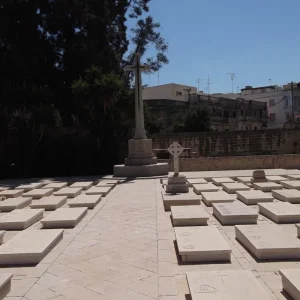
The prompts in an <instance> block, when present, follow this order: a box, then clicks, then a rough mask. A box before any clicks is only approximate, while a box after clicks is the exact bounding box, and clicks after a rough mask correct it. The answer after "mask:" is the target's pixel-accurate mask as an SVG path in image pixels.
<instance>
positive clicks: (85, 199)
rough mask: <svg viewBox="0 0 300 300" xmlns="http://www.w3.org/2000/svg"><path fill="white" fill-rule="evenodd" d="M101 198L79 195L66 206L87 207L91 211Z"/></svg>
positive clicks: (99, 196) (98, 196)
mask: <svg viewBox="0 0 300 300" xmlns="http://www.w3.org/2000/svg"><path fill="white" fill-rule="evenodd" d="M101 197H102V196H101V195H84V194H81V195H80V196H78V197H76V198H74V199H72V200H70V201H69V202H68V205H69V206H70V207H87V208H89V209H93V208H94V207H95V206H96V205H97V204H98V203H99V202H100V201H101Z"/></svg>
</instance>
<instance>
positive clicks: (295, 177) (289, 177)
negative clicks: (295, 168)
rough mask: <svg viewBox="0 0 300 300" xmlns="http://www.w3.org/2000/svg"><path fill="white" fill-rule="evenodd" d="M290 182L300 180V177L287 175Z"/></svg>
mask: <svg viewBox="0 0 300 300" xmlns="http://www.w3.org/2000/svg"><path fill="white" fill-rule="evenodd" d="M286 177H287V178H288V179H290V180H300V175H299V174H298V175H287V176H286Z"/></svg>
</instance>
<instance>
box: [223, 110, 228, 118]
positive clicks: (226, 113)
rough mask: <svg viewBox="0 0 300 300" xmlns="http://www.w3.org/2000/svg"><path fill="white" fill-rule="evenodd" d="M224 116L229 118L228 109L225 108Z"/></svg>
mask: <svg viewBox="0 0 300 300" xmlns="http://www.w3.org/2000/svg"><path fill="white" fill-rule="evenodd" d="M224 118H228V110H224Z"/></svg>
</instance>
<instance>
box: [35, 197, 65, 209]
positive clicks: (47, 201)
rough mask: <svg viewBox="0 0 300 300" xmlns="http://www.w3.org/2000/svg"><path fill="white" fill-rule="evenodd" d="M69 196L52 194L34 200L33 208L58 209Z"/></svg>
mask: <svg viewBox="0 0 300 300" xmlns="http://www.w3.org/2000/svg"><path fill="white" fill-rule="evenodd" d="M67 198H68V197H67V196H50V197H44V198H42V199H40V200H36V201H33V202H32V203H31V205H30V207H31V208H43V209H45V210H56V209H57V208H59V207H61V206H63V205H65V204H66V203H67Z"/></svg>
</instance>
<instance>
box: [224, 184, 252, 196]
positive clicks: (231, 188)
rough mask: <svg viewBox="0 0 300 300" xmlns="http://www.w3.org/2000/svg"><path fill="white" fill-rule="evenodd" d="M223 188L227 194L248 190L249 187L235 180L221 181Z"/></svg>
mask: <svg viewBox="0 0 300 300" xmlns="http://www.w3.org/2000/svg"><path fill="white" fill-rule="evenodd" d="M222 185H223V190H224V191H225V192H227V193H229V194H235V193H236V192H238V191H249V190H250V187H249V186H247V185H245V184H243V183H240V182H235V183H223V184H222Z"/></svg>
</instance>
